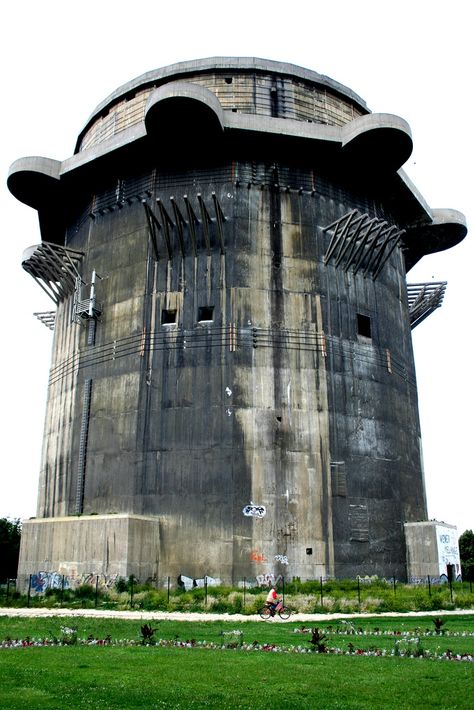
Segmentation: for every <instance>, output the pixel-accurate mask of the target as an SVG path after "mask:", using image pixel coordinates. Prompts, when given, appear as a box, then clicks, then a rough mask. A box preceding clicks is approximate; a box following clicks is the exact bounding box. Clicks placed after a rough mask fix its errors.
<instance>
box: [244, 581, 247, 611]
mask: <svg viewBox="0 0 474 710" xmlns="http://www.w3.org/2000/svg"><path fill="white" fill-rule="evenodd" d="M246 582H247V577H244V610H245V584H246Z"/></svg>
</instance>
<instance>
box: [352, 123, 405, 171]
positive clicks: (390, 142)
mask: <svg viewBox="0 0 474 710" xmlns="http://www.w3.org/2000/svg"><path fill="white" fill-rule="evenodd" d="M341 134H342V150H343V152H344V154H345V156H346V158H348V159H349V160H350V161H351V162H353V163H355V164H356V165H357V166H359V165H360V166H362V167H364V168H366V169H367V168H368V169H369V170H374V169H375V170H377V169H378V170H383V171H385V172H396V171H397V170H398V169H399V168H401V166H402V165H403V164H404V163H405V162H406V161H407V160H408V158H409V157H410V155H411V152H412V150H413V141H412V137H411V130H410V126H409V125H408V123H407V122H406V121H405V120H404V119H403V118H400V117H399V116H394V115H392V114H388V113H371V114H369V115H368V116H360V117H359V118H356V119H354V120H353V121H351V122H350V123H347V124H346V125H345V126H343V127H342V129H341Z"/></svg>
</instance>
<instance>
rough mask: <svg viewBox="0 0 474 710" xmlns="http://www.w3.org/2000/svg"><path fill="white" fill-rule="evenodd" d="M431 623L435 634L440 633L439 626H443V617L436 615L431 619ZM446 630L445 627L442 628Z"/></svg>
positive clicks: (441, 631)
mask: <svg viewBox="0 0 474 710" xmlns="http://www.w3.org/2000/svg"><path fill="white" fill-rule="evenodd" d="M433 624H434V625H435V631H436V633H437V634H442V633H443V629H442V628H441V627H442V626H444V619H441V618H440V617H439V616H437V617H436V618H435V619H433ZM444 630H446V629H444Z"/></svg>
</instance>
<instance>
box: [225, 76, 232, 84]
mask: <svg viewBox="0 0 474 710" xmlns="http://www.w3.org/2000/svg"><path fill="white" fill-rule="evenodd" d="M225 83H226V84H232V77H231V76H226V78H225Z"/></svg>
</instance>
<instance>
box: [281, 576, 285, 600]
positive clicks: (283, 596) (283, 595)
mask: <svg viewBox="0 0 474 710" xmlns="http://www.w3.org/2000/svg"><path fill="white" fill-rule="evenodd" d="M281 580H282V584H283V591H282V604H283V606H285V577H282V578H281Z"/></svg>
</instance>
